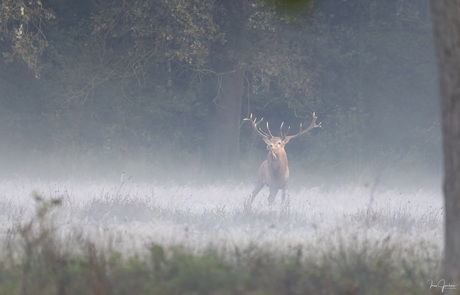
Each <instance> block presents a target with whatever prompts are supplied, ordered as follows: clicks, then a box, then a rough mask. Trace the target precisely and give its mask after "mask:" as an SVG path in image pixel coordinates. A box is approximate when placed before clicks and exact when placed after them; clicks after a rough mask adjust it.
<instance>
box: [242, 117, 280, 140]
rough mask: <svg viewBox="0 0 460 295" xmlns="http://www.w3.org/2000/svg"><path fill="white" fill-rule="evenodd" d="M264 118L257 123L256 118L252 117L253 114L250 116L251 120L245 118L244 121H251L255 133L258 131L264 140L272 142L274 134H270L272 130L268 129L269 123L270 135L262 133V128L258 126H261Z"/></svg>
mask: <svg viewBox="0 0 460 295" xmlns="http://www.w3.org/2000/svg"><path fill="white" fill-rule="evenodd" d="M263 119H264V118H261V119H260V120H259V121H257V118H254V119H253V117H252V113H251V115H250V116H249V118H244V119H243V121H251V126H252V129H254V131H256V132H257V133H259V135H260V136H262V137H263V138H264V139H267V140H270V139H271V138H272V137H273V135H272V133H271V132H270V128H268V122H267V130H268V133H266V132H264V131H262V129H260V127H259V126H258V125H259V124H260V122H262V120H263Z"/></svg>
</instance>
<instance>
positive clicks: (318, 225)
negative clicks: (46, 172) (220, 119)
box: [0, 181, 444, 255]
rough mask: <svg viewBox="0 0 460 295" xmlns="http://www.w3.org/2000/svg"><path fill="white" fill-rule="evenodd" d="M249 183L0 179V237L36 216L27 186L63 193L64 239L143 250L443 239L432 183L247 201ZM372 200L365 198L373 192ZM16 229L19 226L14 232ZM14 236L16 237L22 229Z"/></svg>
mask: <svg viewBox="0 0 460 295" xmlns="http://www.w3.org/2000/svg"><path fill="white" fill-rule="evenodd" d="M251 189H252V187H250V186H247V185H240V186H236V187H235V186H233V187H232V186H200V187H196V186H178V185H159V184H146V183H135V182H132V181H125V182H121V183H34V182H28V181H10V182H3V183H0V236H1V237H2V241H4V240H5V239H8V238H11V235H12V234H11V233H12V232H15V231H14V228H15V227H16V226H17V225H18V224H24V223H26V222H28V221H30V220H31V218H33V216H34V215H35V206H36V202H35V201H34V199H33V198H32V192H35V193H38V194H39V195H41V196H43V197H44V198H45V199H48V198H61V199H62V205H61V206H60V207H58V208H55V209H54V210H53V211H52V213H51V214H50V217H51V218H52V219H53V222H54V224H55V226H56V231H57V234H58V236H59V237H62V241H63V243H64V244H65V243H66V242H67V245H65V246H66V247H69V248H72V247H75V240H79V239H80V240H82V239H90V240H92V241H94V242H96V243H97V244H98V245H99V246H100V247H102V248H104V249H114V250H117V251H122V252H125V253H137V252H139V251H145V249H147V247H148V246H149V245H151V244H152V243H157V244H161V245H165V246H169V245H179V244H180V245H182V246H183V247H184V248H186V249H189V250H190V251H192V252H197V253H199V252H202V251H204V250H206V249H207V248H209V247H213V248H217V249H220V250H222V251H230V252H231V251H235V249H245V248H247V247H250V246H260V247H266V248H267V249H271V250H276V251H281V252H282V251H284V250H289V249H292V248H295V247H302V248H303V249H306V250H307V251H310V252H311V253H315V252H318V251H328V250H329V249H330V250H333V249H337V248H339V247H341V245H343V244H349V245H354V246H352V247H366V245H371V246H372V245H373V246H378V245H379V243H382V242H383V241H385V242H388V243H392V244H395V245H401V247H408V248H410V249H412V250H413V251H420V252H421V253H422V254H423V253H426V254H427V255H430V251H431V249H434V250H433V251H438V250H439V249H441V248H442V242H443V214H444V211H443V201H442V196H441V195H440V193H439V192H437V191H434V190H433V191H428V190H418V191H407V190H406V191H398V190H384V191H376V192H371V190H370V189H369V188H365V187H357V186H343V187H341V188H334V189H326V188H318V187H316V188H303V189H299V190H298V191H296V192H291V193H290V196H289V202H288V203H287V204H284V205H283V204H282V203H281V201H280V196H279V195H278V196H277V199H276V201H275V203H274V205H272V206H271V207H270V206H269V205H268V201H267V196H268V191H267V190H266V189H264V190H263V191H262V192H261V193H260V194H259V196H258V197H257V198H256V200H255V202H254V204H253V205H252V207H251V208H250V209H249V208H248V207H247V205H246V206H245V204H247V200H248V195H249V193H250V191H251ZM371 197H372V199H373V201H372V203H371V204H370V199H371ZM16 235H17V234H16ZM16 238H19V237H18V236H17V237H16Z"/></svg>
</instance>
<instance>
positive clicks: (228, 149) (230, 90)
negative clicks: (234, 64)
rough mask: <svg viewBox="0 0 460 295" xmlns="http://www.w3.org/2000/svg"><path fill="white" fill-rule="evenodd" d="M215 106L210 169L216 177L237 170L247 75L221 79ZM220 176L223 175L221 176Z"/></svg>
mask: <svg viewBox="0 0 460 295" xmlns="http://www.w3.org/2000/svg"><path fill="white" fill-rule="evenodd" d="M217 87H218V94H217V96H216V99H215V100H214V104H213V118H212V120H211V122H212V126H211V127H210V128H211V130H210V132H209V134H210V135H211V140H210V146H209V149H208V150H209V157H210V159H209V160H210V161H211V162H210V165H211V166H210V168H211V169H212V170H213V171H212V174H213V175H214V176H225V175H228V174H229V173H230V172H231V171H232V170H233V169H235V168H237V167H236V165H237V164H238V154H239V137H240V129H239V126H240V121H241V104H242V97H243V89H244V73H243V71H242V70H238V69H234V70H232V71H230V72H227V73H224V74H221V75H220V78H219V81H218V85H217ZM219 174H220V175H219Z"/></svg>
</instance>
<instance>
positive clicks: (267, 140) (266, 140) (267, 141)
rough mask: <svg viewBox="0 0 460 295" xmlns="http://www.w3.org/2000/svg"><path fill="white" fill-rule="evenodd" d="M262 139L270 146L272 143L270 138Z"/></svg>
mask: <svg viewBox="0 0 460 295" xmlns="http://www.w3.org/2000/svg"><path fill="white" fill-rule="evenodd" d="M262 139H263V140H264V141H265V143H266V144H269V143H270V140H269V139H268V138H265V137H264V138H262Z"/></svg>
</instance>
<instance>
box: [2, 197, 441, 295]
mask: <svg viewBox="0 0 460 295" xmlns="http://www.w3.org/2000/svg"><path fill="white" fill-rule="evenodd" d="M35 200H36V204H37V209H36V214H35V216H34V217H33V218H32V219H31V220H30V221H29V222H26V223H24V224H18V225H16V227H15V228H14V229H12V231H15V232H16V233H17V238H16V239H14V241H8V243H6V241H5V244H4V245H7V244H8V246H5V247H4V251H3V252H2V253H0V294H12V295H14V294H21V295H28V294H43V295H46V294H57V295H67V294H69V295H70V294H97V295H103V294H254V295H255V294H278V295H282V294H431V293H430V292H431V290H429V286H427V285H426V281H427V280H428V279H430V278H431V277H436V275H438V274H439V273H440V264H439V263H437V262H436V261H439V257H432V256H429V255H428V256H418V255H419V253H418V251H412V252H411V251H410V249H409V251H407V250H404V251H402V250H401V249H400V248H398V247H397V246H396V245H395V244H393V243H391V238H390V237H385V238H383V239H381V240H380V241H379V242H372V243H370V242H367V241H366V240H359V239H354V242H351V243H350V242H346V241H345V239H343V241H340V239H339V242H338V243H336V244H335V245H332V246H331V247H329V248H328V249H323V250H321V251H319V250H318V251H306V250H308V249H305V248H304V247H303V246H302V245H298V246H294V247H291V248H290V249H291V250H290V251H288V252H287V253H280V252H277V251H274V250H267V249H266V248H264V247H263V246H260V245H251V246H247V247H246V248H244V249H241V248H239V247H237V246H235V247H234V249H232V250H231V254H230V255H229V254H228V252H227V253H222V251H219V249H217V248H216V247H209V248H208V249H206V250H205V251H203V252H202V253H200V254H196V253H191V252H190V251H188V250H186V249H185V248H184V247H181V246H180V245H178V246H172V247H165V246H162V245H159V244H153V245H150V246H148V248H147V249H146V251H144V252H143V253H137V254H134V255H129V256H128V255H124V254H123V253H120V252H117V251H114V250H110V251H107V250H102V249H99V248H98V246H97V245H96V243H95V242H94V241H91V240H89V239H88V238H74V239H75V241H71V244H72V245H73V247H71V248H66V247H63V246H62V245H63V244H62V243H63V241H62V240H61V238H59V235H58V234H57V232H58V229H57V228H56V227H55V226H54V223H53V218H52V214H51V212H52V211H53V210H59V205H60V203H61V201H60V200H58V199H54V200H53V199H51V200H46V199H44V198H42V197H40V196H39V195H35ZM352 240H353V239H352ZM347 241H348V239H347ZM66 242H67V244H69V241H66ZM411 247H416V246H415V245H412V246H411ZM307 252H308V253H307ZM435 256H436V255H435Z"/></svg>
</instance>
